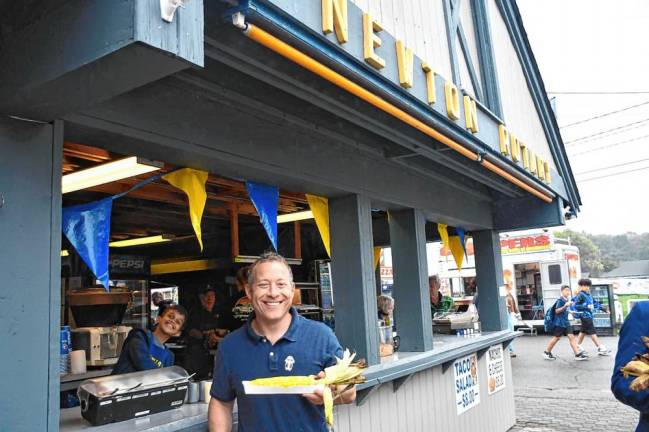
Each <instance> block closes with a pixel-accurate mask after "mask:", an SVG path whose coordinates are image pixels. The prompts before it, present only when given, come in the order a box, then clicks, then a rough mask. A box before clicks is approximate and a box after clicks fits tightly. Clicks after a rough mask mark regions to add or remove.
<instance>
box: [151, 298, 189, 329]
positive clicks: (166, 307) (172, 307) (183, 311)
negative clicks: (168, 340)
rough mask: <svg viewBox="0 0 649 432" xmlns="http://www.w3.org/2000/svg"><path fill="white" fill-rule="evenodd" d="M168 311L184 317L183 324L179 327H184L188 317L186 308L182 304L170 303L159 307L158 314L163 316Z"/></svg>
mask: <svg viewBox="0 0 649 432" xmlns="http://www.w3.org/2000/svg"><path fill="white" fill-rule="evenodd" d="M169 311H174V312H176V313H177V314H179V315H182V316H183V317H185V320H184V321H183V325H182V327H181V328H180V329H181V330H182V329H184V328H185V324H187V320H188V319H189V313H187V309H185V308H184V307H183V306H181V305H179V304H175V303H170V304H167V305H164V306H161V307H160V313H159V315H158V316H160V317H161V316H163V315H165V314H166V313H167V312H169Z"/></svg>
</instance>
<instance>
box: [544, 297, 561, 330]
mask: <svg viewBox="0 0 649 432" xmlns="http://www.w3.org/2000/svg"><path fill="white" fill-rule="evenodd" d="M558 301H559V300H557V301H555V302H554V304H553V305H552V307H551V308H550V309H548V310H547V311H546V312H545V316H544V317H543V327H544V329H545V332H546V333H552V332H553V331H554V327H555V326H554V318H555V309H556V308H557V302H558Z"/></svg>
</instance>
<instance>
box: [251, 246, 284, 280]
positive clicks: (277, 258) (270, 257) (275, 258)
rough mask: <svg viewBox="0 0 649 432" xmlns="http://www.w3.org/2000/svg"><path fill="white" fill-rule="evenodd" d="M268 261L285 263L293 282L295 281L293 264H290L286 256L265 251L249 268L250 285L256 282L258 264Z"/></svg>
mask: <svg viewBox="0 0 649 432" xmlns="http://www.w3.org/2000/svg"><path fill="white" fill-rule="evenodd" d="M267 262H278V263H281V264H284V266H285V267H286V268H287V269H288V274H289V275H290V277H291V282H293V272H292V271H291V266H289V265H288V261H286V258H284V257H283V256H281V255H280V254H278V253H276V252H264V253H263V254H261V256H260V257H259V258H257V260H256V261H255V262H254V263H252V264H251V265H250V269H249V270H248V285H252V284H253V283H254V282H255V270H256V269H257V266H259V265H260V264H263V263H267Z"/></svg>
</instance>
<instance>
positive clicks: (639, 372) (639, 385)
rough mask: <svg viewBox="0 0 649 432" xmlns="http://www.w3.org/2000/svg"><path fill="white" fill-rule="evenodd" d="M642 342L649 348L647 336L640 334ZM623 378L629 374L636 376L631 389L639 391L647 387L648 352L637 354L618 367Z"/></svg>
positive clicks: (630, 386)
mask: <svg viewBox="0 0 649 432" xmlns="http://www.w3.org/2000/svg"><path fill="white" fill-rule="evenodd" d="M642 342H643V343H644V345H645V346H646V347H647V348H649V337H646V336H642ZM620 372H622V375H624V377H625V378H628V377H629V376H633V377H636V378H635V379H634V380H633V381H631V384H629V388H630V389H631V390H633V391H636V392H640V391H644V390H646V389H648V388H649V353H645V354H641V355H637V356H636V357H635V358H634V359H633V360H631V361H630V362H628V363H627V364H626V365H624V367H622V368H621V369H620Z"/></svg>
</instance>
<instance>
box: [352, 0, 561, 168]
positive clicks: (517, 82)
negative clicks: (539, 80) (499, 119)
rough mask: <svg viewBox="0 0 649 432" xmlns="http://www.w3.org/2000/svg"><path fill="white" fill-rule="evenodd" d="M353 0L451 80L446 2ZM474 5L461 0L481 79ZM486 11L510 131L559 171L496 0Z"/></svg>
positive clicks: (464, 81)
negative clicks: (487, 11) (489, 22)
mask: <svg viewBox="0 0 649 432" xmlns="http://www.w3.org/2000/svg"><path fill="white" fill-rule="evenodd" d="M350 1H351V2H352V3H354V4H356V5H357V6H358V7H359V8H361V9H362V10H364V11H367V12H369V13H370V14H371V15H372V16H373V17H376V18H378V20H379V21H380V22H381V23H382V24H383V27H384V29H385V30H386V31H387V32H389V33H391V34H392V35H394V36H395V37H396V38H397V39H400V40H403V41H404V42H405V43H406V44H407V45H408V46H409V47H411V48H412V49H413V50H414V51H415V53H416V54H417V55H418V56H420V57H422V58H423V59H427V60H428V62H429V63H430V64H431V65H432V67H433V68H434V69H435V71H436V72H437V73H438V74H440V75H442V76H443V77H444V78H446V79H449V80H450V79H452V77H453V75H452V72H451V60H450V55H449V48H448V40H447V36H446V23H445V20H444V0H399V1H395V0H350ZM472 9H473V5H472V4H471V2H470V0H461V1H460V11H459V13H460V21H461V23H462V26H463V27H464V34H465V36H466V39H467V44H468V46H469V51H470V52H471V59H472V62H473V65H474V68H475V70H476V74H477V75H478V76H479V77H480V74H481V71H480V66H479V64H478V57H477V49H476V42H475V31H474V24H473V18H472V17H473V15H472V14H473V10H472ZM487 9H488V10H489V16H490V21H491V29H492V38H493V42H494V51H495V57H496V67H497V70H498V81H499V86H500V93H501V103H502V108H503V117H504V118H503V120H504V121H505V123H506V125H507V126H508V128H509V130H510V131H511V132H512V133H514V134H516V136H517V137H518V138H519V139H520V140H522V141H523V142H524V143H525V144H526V145H528V146H529V148H530V149H531V150H532V151H534V152H535V153H536V154H537V155H539V156H541V157H542V158H544V159H545V160H547V161H549V162H550V164H551V166H552V167H553V168H555V169H556V167H555V164H554V161H553V159H552V156H551V153H550V149H549V146H548V143H547V140H546V137H545V133H544V131H543V127H542V126H541V121H540V120H539V115H538V113H537V111H536V108H535V107H534V102H533V100H532V96H531V95H530V92H529V89H528V87H527V82H526V80H525V75H524V74H523V69H522V67H521V64H520V62H519V60H518V56H517V54H516V51H515V49H514V47H513V45H512V42H511V39H510V37H509V33H508V32H507V28H506V27H505V23H504V22H503V19H502V18H501V16H500V12H499V10H498V7H497V5H496V3H495V0H489V1H488V2H487ZM453 37H454V38H455V39H456V52H457V56H458V64H459V68H460V80H461V87H463V88H464V89H465V90H466V91H468V92H469V93H470V94H473V95H475V91H474V89H473V86H472V84H471V80H470V78H469V73H468V69H467V67H466V63H465V61H464V58H463V55H462V50H461V48H460V44H459V40H458V39H457V35H454V36H453ZM481 85H482V83H481Z"/></svg>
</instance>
